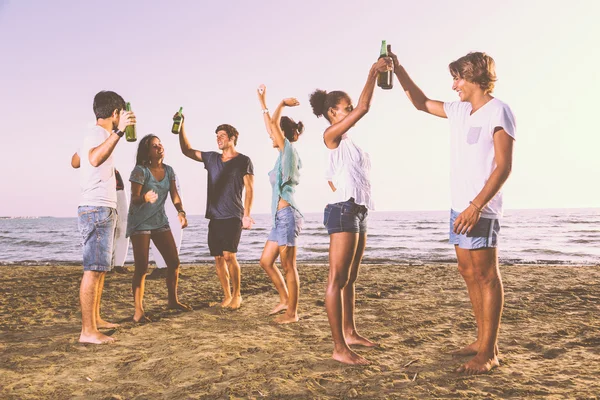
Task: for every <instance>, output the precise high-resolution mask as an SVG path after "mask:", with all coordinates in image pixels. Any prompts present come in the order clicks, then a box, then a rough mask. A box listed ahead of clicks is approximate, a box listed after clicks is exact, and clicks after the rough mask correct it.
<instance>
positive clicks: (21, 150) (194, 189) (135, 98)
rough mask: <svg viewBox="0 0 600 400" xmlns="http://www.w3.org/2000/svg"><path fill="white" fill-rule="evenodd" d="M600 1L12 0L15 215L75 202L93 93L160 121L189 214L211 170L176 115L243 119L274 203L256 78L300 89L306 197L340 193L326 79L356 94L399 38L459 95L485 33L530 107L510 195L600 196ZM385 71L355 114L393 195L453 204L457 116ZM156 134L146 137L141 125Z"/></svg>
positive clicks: (8, 68) (266, 198)
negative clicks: (390, 83)
mask: <svg viewBox="0 0 600 400" xmlns="http://www.w3.org/2000/svg"><path fill="white" fill-rule="evenodd" d="M599 16H600V1H596V0H588V1H584V0H573V1H569V2H566V1H548V0H546V1H530V0H528V1H523V0H516V1H513V0H505V1H497V0H496V1H477V2H472V1H452V2H450V1H442V0H439V1H434V0H429V1H414V0H411V1H404V0H403V1H368V2H367V1H350V0H345V1H326V0H322V1H312V0H310V1H295V2H291V1H259V0H256V1H241V0H240V1H223V2H216V1H193V0H189V1H170V2H167V1H138V0H128V1H113V0H104V1H75V0H53V1H48V0H4V1H2V0H0V54H2V61H1V62H0V121H2V132H1V134H2V138H3V140H4V141H5V143H8V148H7V147H6V146H4V149H3V150H4V154H3V157H2V159H1V160H2V161H1V165H2V169H3V170H4V171H5V177H6V179H5V180H4V184H3V185H2V186H3V189H2V196H0V216H44V215H51V216H60V217H63V216H64V217H66V216H76V212H77V205H78V202H79V197H80V195H79V179H78V172H77V171H75V170H73V169H72V168H71V167H70V165H69V161H70V157H71V155H72V154H73V152H74V151H75V150H76V149H77V147H78V146H79V143H80V142H81V137H82V135H83V134H84V132H85V130H86V129H87V127H88V126H90V124H92V125H93V123H94V121H95V118H94V114H93V111H92V101H93V97H94V95H95V94H96V93H97V92H98V91H100V90H113V91H116V92H117V93H119V94H120V95H122V96H123V97H124V98H125V100H127V101H130V102H131V103H132V107H133V110H134V111H135V113H136V115H137V119H138V127H137V130H138V138H141V137H142V136H143V135H145V134H147V133H154V134H156V135H158V136H159V137H160V138H161V139H162V142H163V144H164V146H165V152H166V158H165V163H167V164H169V165H171V166H172V167H173V168H174V169H175V171H176V173H177V174H178V175H179V178H180V181H181V185H182V191H183V196H182V197H183V202H184V205H185V208H186V210H187V212H188V213H189V214H203V213H204V209H205V205H206V171H205V170H204V168H203V165H202V164H201V163H197V162H194V161H192V160H189V159H187V158H186V157H184V156H183V155H182V154H181V152H180V150H179V144H178V139H177V136H175V135H173V134H171V133H170V126H171V123H172V116H173V114H174V113H175V112H176V111H177V110H178V108H179V106H183V107H184V114H185V115H186V127H187V131H188V134H189V138H190V141H191V143H192V146H193V147H194V148H196V149H199V150H217V147H216V142H215V134H214V130H215V128H216V126H217V125H219V124H222V123H229V124H231V125H233V126H235V127H236V128H237V129H238V130H239V132H240V138H239V143H238V150H239V151H240V152H242V153H244V154H246V155H248V156H249V157H250V158H251V159H252V160H253V162H254V168H255V200H254V207H253V212H255V213H264V212H269V207H270V196H271V187H270V184H269V181H268V176H267V173H268V171H269V170H270V169H271V168H272V167H273V164H274V162H275V159H276V157H277V152H276V150H274V149H272V148H270V140H269V138H268V136H267V133H266V132H265V129H264V125H263V121H262V113H261V110H260V106H259V103H258V101H257V98H256V87H257V86H258V85H259V84H261V83H264V84H265V85H267V101H268V105H269V107H270V108H271V109H274V108H275V106H276V104H277V103H278V101H279V100H280V99H282V98H283V97H297V98H298V99H299V101H300V103H301V105H300V107H297V108H295V109H287V110H285V111H286V112H285V113H284V115H289V116H291V117H293V118H294V119H295V120H296V121H297V120H302V121H303V122H304V123H305V126H306V130H305V133H304V135H303V136H302V137H301V138H300V141H299V142H298V143H297V148H298V152H299V153H300V156H301V158H302V160H303V164H304V169H303V170H302V177H301V184H300V186H299V187H298V190H297V199H298V203H299V205H300V207H301V209H302V210H303V211H305V212H312V211H321V210H322V209H323V207H324V206H325V204H326V203H327V201H328V196H327V184H326V181H325V180H324V178H323V176H324V170H325V165H326V164H325V161H326V149H325V146H324V145H323V141H322V133H323V130H324V129H325V128H326V127H327V124H326V121H325V120H324V119H322V118H321V119H317V118H316V117H315V116H314V115H313V114H312V111H311V108H310V105H309V102H308V96H309V94H310V93H311V92H312V91H313V90H314V89H316V88H321V89H325V90H328V91H331V90H344V91H346V92H348V93H349V94H350V96H351V97H352V99H353V100H354V102H356V101H358V97H359V95H360V92H361V90H362V88H363V85H364V83H365V80H366V76H367V73H368V71H369V68H370V66H371V64H372V63H373V62H375V61H376V59H377V57H378V55H379V48H380V44H381V40H382V39H386V40H387V41H388V43H390V44H391V45H392V48H393V50H394V51H395V52H396V54H398V56H399V59H400V62H401V63H402V64H403V65H404V66H405V68H406V69H407V71H408V72H409V74H410V75H411V76H412V78H413V80H414V81H415V82H416V83H417V85H419V86H420V87H421V89H423V91H424V92H425V94H426V95H427V96H428V97H430V98H433V99H437V100H442V101H456V100H457V99H458V97H457V95H456V93H455V92H453V91H452V90H451V86H452V79H451V76H450V74H449V72H448V67H447V66H448V64H449V63H450V62H451V61H453V60H455V59H457V58H459V57H461V56H463V55H465V54H466V53H467V52H469V51H485V52H487V53H488V54H490V55H491V56H492V57H494V59H495V61H496V67H497V74H498V78H499V80H498V82H497V84H496V90H495V91H494V95H495V96H496V97H498V98H499V99H501V100H502V101H504V102H506V103H508V104H509V105H510V106H511V108H512V110H513V112H514V114H515V116H516V120H517V141H516V146H515V155H514V162H513V173H512V175H511V177H510V178H509V181H508V183H507V185H506V186H505V190H504V193H505V194H504V196H505V208H508V209H511V208H512V209H517V208H561V207H569V208H570V207H598V206H600V185H598V183H597V182H598V173H599V172H600V156H599V155H598V154H599V153H600V130H599V129H598V126H597V118H596V117H594V115H598V114H599V113H598V111H596V107H597V105H596V104H595V101H594V100H596V96H597V94H598V93H599V92H600V77H599V73H598V68H599V66H600V50H599V48H600V46H599V45H598V40H599V38H600V27H599V26H600V24H599V23H598V17H599ZM394 84H395V85H394V89H393V90H391V91H383V90H380V89H376V91H375V95H374V99H373V103H372V107H371V111H370V112H369V114H367V115H366V116H365V117H364V118H363V120H361V121H360V122H359V124H357V126H356V127H355V128H354V129H353V131H352V134H353V137H354V139H355V140H356V141H357V143H358V144H359V145H361V146H362V147H363V148H364V149H365V150H367V151H369V152H370V154H371V158H372V160H373V162H372V163H373V167H372V184H373V191H374V196H375V201H376V205H377V209H378V210H447V209H448V208H449V207H450V194H449V176H448V166H449V140H448V135H449V127H448V122H447V120H444V119H439V118H436V117H433V116H429V115H426V114H424V113H421V112H418V111H416V110H415V109H414V107H413V106H412V105H411V104H410V102H409V101H408V99H407V98H406V96H405V94H404V93H403V92H402V91H401V89H400V85H399V84H398V82H397V80H396V81H395V82H394ZM138 143H139V141H138ZM136 149H137V143H135V144H132V143H128V142H126V141H125V140H122V141H121V142H120V143H119V144H118V146H117V149H116V152H115V160H116V167H117V168H118V169H119V170H120V171H121V173H122V175H123V177H124V178H125V179H127V178H128V177H129V174H130V172H131V170H132V169H133V167H134V157H135V153H136Z"/></svg>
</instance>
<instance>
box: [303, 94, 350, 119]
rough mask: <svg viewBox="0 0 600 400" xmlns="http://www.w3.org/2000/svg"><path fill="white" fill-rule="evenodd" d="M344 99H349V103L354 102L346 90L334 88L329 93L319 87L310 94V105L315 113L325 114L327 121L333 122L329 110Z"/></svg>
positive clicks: (317, 114) (318, 114)
mask: <svg viewBox="0 0 600 400" xmlns="http://www.w3.org/2000/svg"><path fill="white" fill-rule="evenodd" d="M342 99H345V100H347V101H348V103H352V100H351V99H350V96H348V94H347V93H346V92H342V91H341V90H334V91H333V92H329V93H327V92H326V91H325V90H321V89H317V90H315V91H314V92H312V94H311V95H310V105H311V107H312V109H313V113H314V114H315V115H316V116H317V117H320V116H323V117H325V119H326V120H327V121H329V122H331V121H330V120H329V116H328V115H327V111H328V110H329V109H330V108H334V107H336V106H337V105H338V104H340V101H341V100H342Z"/></svg>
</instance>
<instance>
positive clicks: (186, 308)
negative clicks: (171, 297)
mask: <svg viewBox="0 0 600 400" xmlns="http://www.w3.org/2000/svg"><path fill="white" fill-rule="evenodd" d="M168 308H169V309H170V310H181V311H192V310H193V309H192V307H190V306H188V305H187V304H183V303H180V302H178V301H177V302H175V303H169V305H168Z"/></svg>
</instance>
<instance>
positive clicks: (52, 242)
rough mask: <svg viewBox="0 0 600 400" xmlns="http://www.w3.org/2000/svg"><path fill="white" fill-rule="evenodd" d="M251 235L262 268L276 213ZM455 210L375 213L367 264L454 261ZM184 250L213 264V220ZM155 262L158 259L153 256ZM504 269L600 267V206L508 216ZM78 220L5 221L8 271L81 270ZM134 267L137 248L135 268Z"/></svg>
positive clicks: (308, 226)
mask: <svg viewBox="0 0 600 400" xmlns="http://www.w3.org/2000/svg"><path fill="white" fill-rule="evenodd" d="M253 217H254V220H255V221H256V224H255V225H254V227H253V229H252V230H249V231H243V233H242V240H241V242H240V246H239V251H238V260H240V261H241V262H257V261H258V259H259V258H260V255H261V252H262V249H263V246H264V243H265V240H266V238H267V236H268V234H269V231H270V224H271V217H270V215H268V214H259V215H255V216H253ZM322 219H323V215H322V213H307V214H305V223H304V229H303V231H302V233H301V236H300V240H299V246H298V261H299V262H302V263H315V264H319V263H323V264H325V263H327V254H328V245H329V237H328V235H327V231H326V230H325V228H324V227H323V223H322V222H323V221H322ZM448 219H449V212H447V211H422V212H419V211H406V212H372V213H371V214H370V215H369V222H368V226H369V227H368V229H369V230H368V239H367V249H366V251H365V256H364V260H363V262H364V263H380V264H399V263H401V264H411V265H422V264H427V263H454V262H455V261H456V258H455V254H454V249H453V246H451V245H449V244H448V225H449V222H448ZM188 222H189V227H188V228H186V229H185V230H184V233H183V241H182V246H181V252H180V259H181V263H182V264H197V263H210V262H212V261H213V258H211V257H210V254H209V251H208V247H207V244H206V235H207V226H208V221H207V220H206V219H204V217H202V216H197V215H196V216H189V218H188ZM151 257H152V256H151ZM499 257H500V263H501V264H560V265H600V208H592V209H545V210H508V211H506V212H505V216H504V218H503V219H502V220H501V231H500V250H499ZM81 258H82V255H81V244H80V237H79V233H78V231H77V218H54V217H39V218H27V217H23V218H1V219H0V265H2V266H9V265H81ZM132 263H133V251H132V249H131V245H130V249H129V254H128V256H127V264H132Z"/></svg>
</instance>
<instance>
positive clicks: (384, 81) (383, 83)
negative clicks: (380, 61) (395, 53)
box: [377, 40, 394, 90]
mask: <svg viewBox="0 0 600 400" xmlns="http://www.w3.org/2000/svg"><path fill="white" fill-rule="evenodd" d="M387 56H388V52H387V43H386V41H385V40H382V41H381V51H380V52H379V58H381V57H387ZM393 77H394V72H393V71H385V72H380V73H379V75H378V76H377V86H379V87H380V88H382V89H386V90H387V89H391V88H392V87H393V86H394V80H393Z"/></svg>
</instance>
